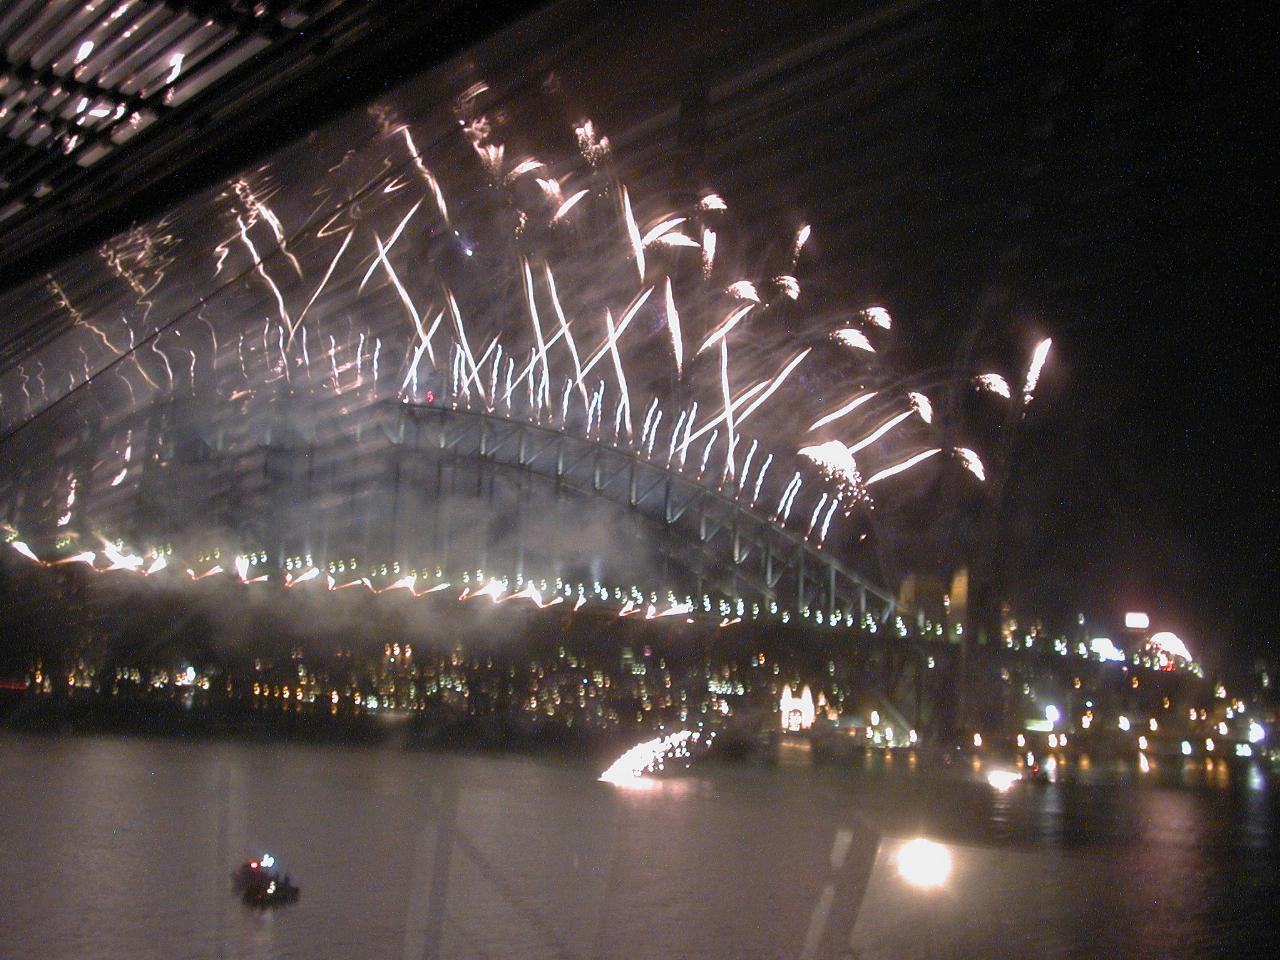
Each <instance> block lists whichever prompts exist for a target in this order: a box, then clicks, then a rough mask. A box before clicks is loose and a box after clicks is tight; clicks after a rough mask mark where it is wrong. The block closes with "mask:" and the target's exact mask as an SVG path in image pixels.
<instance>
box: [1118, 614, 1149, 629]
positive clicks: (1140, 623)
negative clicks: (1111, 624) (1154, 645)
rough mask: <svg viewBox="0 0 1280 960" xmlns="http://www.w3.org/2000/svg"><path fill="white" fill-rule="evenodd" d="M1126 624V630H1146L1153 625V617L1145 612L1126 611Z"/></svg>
mask: <svg viewBox="0 0 1280 960" xmlns="http://www.w3.org/2000/svg"><path fill="white" fill-rule="evenodd" d="M1124 626H1125V629H1126V630H1145V629H1147V627H1149V626H1151V618H1150V617H1149V616H1147V615H1146V614H1145V613H1126V614H1125V615H1124Z"/></svg>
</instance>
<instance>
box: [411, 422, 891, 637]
mask: <svg viewBox="0 0 1280 960" xmlns="http://www.w3.org/2000/svg"><path fill="white" fill-rule="evenodd" d="M398 406H400V408H401V410H402V416H401V418H400V420H399V422H398V423H396V424H395V425H394V426H393V425H392V424H390V423H388V424H387V430H388V435H389V436H390V437H391V439H392V440H393V442H395V443H398V444H404V445H407V446H410V447H413V448H415V449H428V448H430V449H435V450H438V451H442V452H445V453H447V454H449V455H450V456H454V457H459V458H475V459H478V460H483V461H489V462H492V463H495V464H499V465H503V466H507V467H512V468H515V469H519V470H524V471H528V472H530V473H532V474H535V475H539V476H543V477H545V478H547V479H549V480H551V481H553V482H554V483H555V484H557V485H558V486H560V487H562V488H564V489H567V490H574V491H577V492H580V493H584V494H588V495H594V496H599V497H603V498H605V499H608V500H611V501H613V502H615V503H618V504H620V505H623V506H626V507H628V508H630V509H632V510H635V511H636V512H638V513H640V514H642V515H643V516H645V517H646V518H648V519H649V520H651V521H653V522H655V523H657V524H660V525H661V526H662V527H665V528H668V529H672V530H679V531H681V532H686V533H692V537H690V539H688V540H685V541H684V543H685V547H686V548H687V549H688V550H689V551H690V552H696V553H698V554H700V555H701V556H700V557H699V559H698V562H697V563H696V564H694V565H693V566H696V568H698V569H700V570H714V569H723V570H725V571H726V572H727V573H728V574H729V576H728V577H727V579H728V580H729V581H730V584H731V585H730V587H729V592H730V593H731V594H732V595H737V594H738V593H739V589H740V588H739V584H741V586H742V587H746V588H747V589H749V590H750V591H751V592H753V593H756V594H758V595H759V596H760V597H761V598H763V599H765V600H766V601H768V600H776V601H778V602H780V603H782V604H783V605H784V606H785V605H789V604H791V603H794V605H795V607H796V609H797V610H799V611H800V612H802V613H803V612H805V611H808V610H810V609H812V608H817V609H820V610H822V611H824V613H825V615H826V616H827V617H830V616H831V615H832V614H833V613H835V612H837V611H839V612H840V613H842V614H846V615H847V614H851V613H854V612H855V611H856V613H857V615H862V614H863V613H865V612H867V610H868V605H869V604H875V606H876V607H878V608H879V609H877V610H875V611H874V612H875V613H878V614H879V616H878V617H877V619H880V620H882V621H883V620H886V619H888V618H889V617H891V616H892V615H893V612H894V610H895V609H896V603H895V600H894V598H893V596H892V595H891V594H889V593H888V592H887V591H885V590H883V589H881V588H879V587H876V586H874V585H873V584H870V583H868V582H867V581H866V579H864V578H863V577H861V576H860V575H859V574H857V573H856V572H854V571H853V570H850V569H849V568H848V567H847V566H845V565H844V564H842V563H841V562H840V561H839V560H837V559H835V558H834V557H832V556H830V555H829V554H827V553H824V552H823V551H822V550H820V549H818V548H817V547H816V546H814V545H813V544H812V543H810V542H808V541H806V540H805V539H804V538H802V537H799V536H797V535H796V534H795V533H793V532H791V531H790V530H787V529H786V528H784V527H782V526H781V525H779V524H777V523H775V522H773V521H771V520H769V519H768V518H767V517H765V516H762V515H761V514H759V513H757V512H756V511H754V510H752V509H750V508H749V507H747V506H744V505H743V504H742V503H741V501H739V500H737V499H735V498H734V497H732V496H729V495H726V494H725V493H723V492H721V491H719V490H717V489H715V488H714V487H712V486H709V485H708V483H707V482H706V481H704V480H701V479H699V478H696V477H692V476H690V475H688V474H685V473H683V472H681V471H679V470H678V469H669V468H667V467H666V466H665V464H662V463H658V462H654V461H650V460H646V459H644V458H643V457H640V456H637V455H636V454H634V453H632V452H630V451H628V450H624V449H619V448H618V447H615V446H612V445H610V444H608V443H606V442H603V441H598V440H590V439H585V438H582V437H576V436H572V435H569V434H566V433H563V432H560V431H558V430H554V429H551V428H547V427H543V426H539V425H537V424H533V423H527V422H519V421H512V420H507V419H504V418H502V417H499V416H495V415H492V414H487V413H482V412H477V411H473V410H461V409H459V410H452V409H445V408H441V407H416V406H408V405H398ZM876 601H879V603H876Z"/></svg>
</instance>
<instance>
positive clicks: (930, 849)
mask: <svg viewBox="0 0 1280 960" xmlns="http://www.w3.org/2000/svg"><path fill="white" fill-rule="evenodd" d="M897 860H898V872H899V873H900V874H902V879H904V880H906V881H907V883H909V884H911V885H912V886H913V887H920V888H922V889H932V888H934V887H940V886H942V885H943V884H944V883H946V882H947V877H948V876H950V875H951V854H950V853H948V852H947V848H946V847H944V846H943V845H942V844H940V843H934V842H933V841H932V840H926V839H924V838H923V837H917V838H916V839H915V840H911V841H909V842H907V843H905V844H903V846H902V848H901V849H900V850H899V851H898V857H897Z"/></svg>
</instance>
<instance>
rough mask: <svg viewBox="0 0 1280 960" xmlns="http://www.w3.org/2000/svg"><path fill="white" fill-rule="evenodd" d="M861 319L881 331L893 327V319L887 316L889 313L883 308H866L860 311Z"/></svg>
mask: <svg viewBox="0 0 1280 960" xmlns="http://www.w3.org/2000/svg"><path fill="white" fill-rule="evenodd" d="M862 319H864V320H866V321H867V323H870V324H872V325H873V326H877V327H879V328H880V329H881V330H888V329H890V328H892V327H893V317H891V316H889V311H888V310H886V309H885V308H884V307H867V308H866V309H865V310H863V311H862Z"/></svg>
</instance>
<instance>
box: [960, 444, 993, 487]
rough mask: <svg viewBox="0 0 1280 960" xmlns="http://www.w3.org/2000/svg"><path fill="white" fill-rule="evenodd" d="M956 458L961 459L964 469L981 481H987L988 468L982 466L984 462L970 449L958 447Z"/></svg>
mask: <svg viewBox="0 0 1280 960" xmlns="http://www.w3.org/2000/svg"><path fill="white" fill-rule="evenodd" d="M956 456H958V457H959V458H960V462H961V463H962V464H963V465H964V468H965V469H966V470H968V471H969V472H970V473H972V474H973V475H974V476H975V477H977V478H978V479H979V480H986V479H987V471H986V468H984V467H983V466H982V460H981V459H980V458H979V457H978V455H977V454H976V453H974V452H973V451H972V450H970V449H969V448H968V447H957V448H956Z"/></svg>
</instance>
